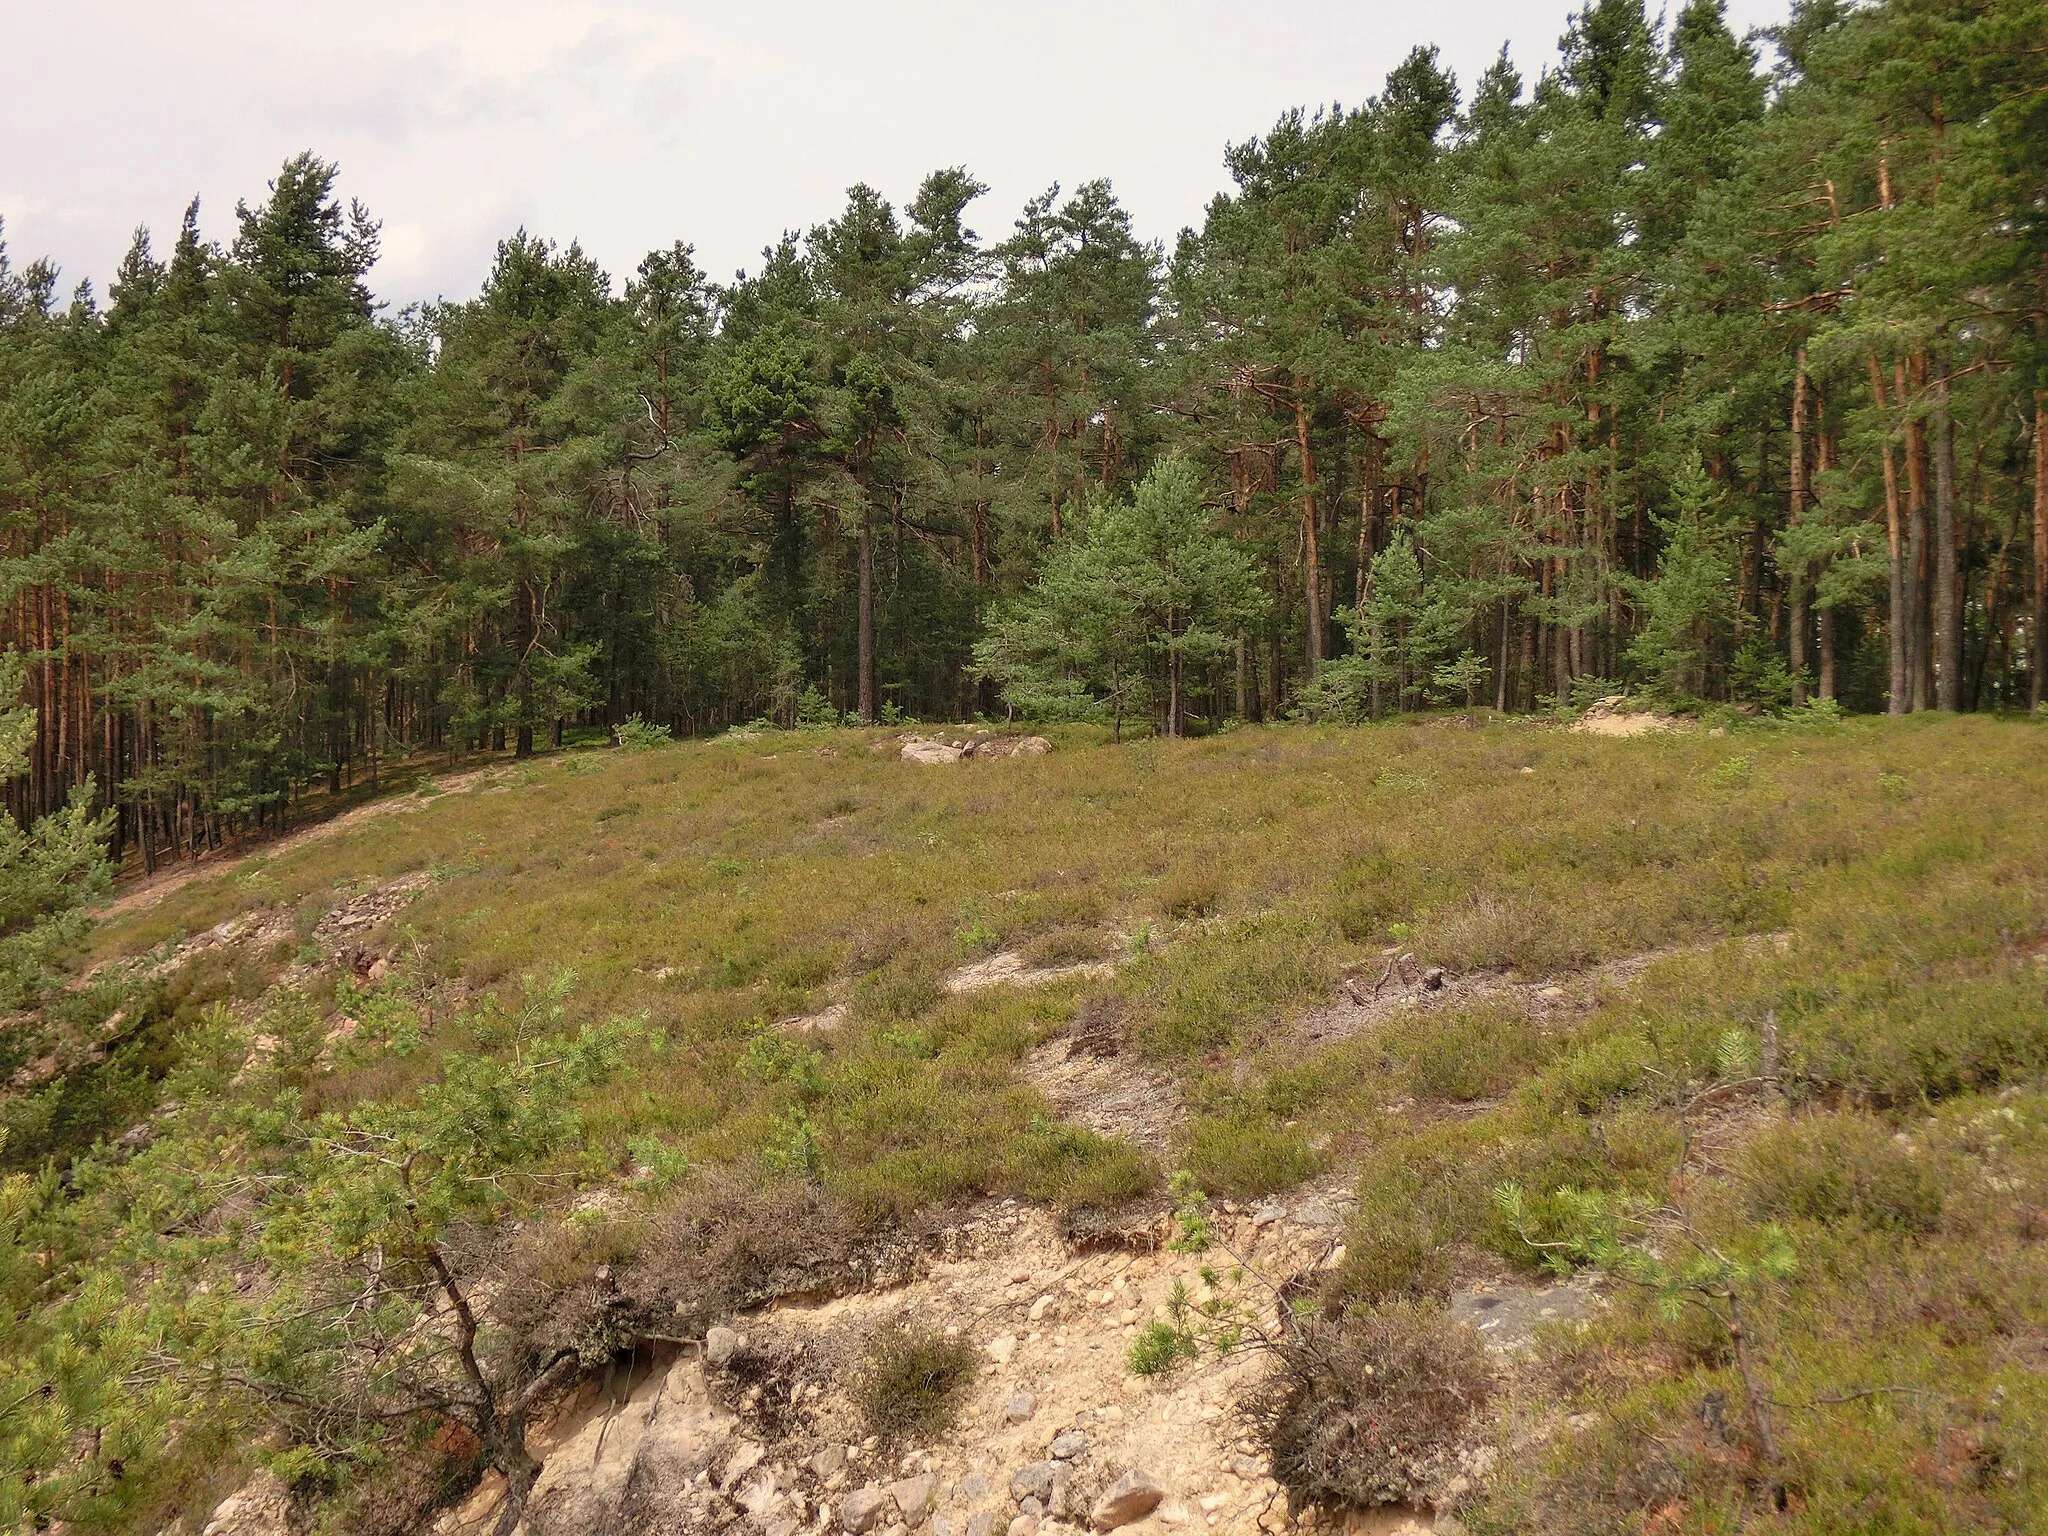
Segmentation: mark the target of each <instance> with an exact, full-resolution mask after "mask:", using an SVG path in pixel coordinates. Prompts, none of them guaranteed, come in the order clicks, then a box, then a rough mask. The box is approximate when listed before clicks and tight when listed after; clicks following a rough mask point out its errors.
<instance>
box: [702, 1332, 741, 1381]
mask: <svg viewBox="0 0 2048 1536" xmlns="http://www.w3.org/2000/svg"><path fill="white" fill-rule="evenodd" d="M739 1347H740V1336H739V1335H738V1334H736V1333H734V1332H733V1331H732V1330H731V1329H730V1328H727V1327H726V1326H725V1325H724V1324H722V1323H713V1324H712V1325H711V1326H710V1327H709V1328H707V1329H705V1330H704V1363H705V1364H706V1365H708V1366H710V1367H711V1369H713V1370H714V1371H716V1370H722V1369H723V1368H724V1367H725V1364H726V1362H727V1361H729V1360H731V1359H732V1357H733V1354H734V1352H735V1351H737V1350H738V1349H739Z"/></svg>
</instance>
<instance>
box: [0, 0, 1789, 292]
mask: <svg viewBox="0 0 2048 1536" xmlns="http://www.w3.org/2000/svg"><path fill="white" fill-rule="evenodd" d="M1674 3H1675V0H1674ZM1728 7H1729V16H1730V20H1731V22H1732V23H1733V24H1734V25H1735V26H1736V28H1737V29H1738V30H1741V29H1743V28H1746V27H1749V26H1761V25H1768V24H1770V23H1771V22H1773V21H1776V20H1778V19H1779V18H1780V17H1781V16H1782V14H1783V12H1784V9H1785V7H1784V4H1783V0H1728ZM1573 8H1574V5H1573V3H1572V0H1435V3H1418V0H1402V3H1391V4H1390V3H1386V0H1350V3H1342V0H1292V3H1267V4H1257V3H1245V0H1237V3H1226V0H1092V3H1091V0H1034V3H1031V4H1016V3H1011V4H993V3H975V0H839V3H829V0H785V3H781V4H764V3H761V0H755V3H753V4H745V3H736V0H732V3H720V4H713V3H708V0H348V3H345V4H344V3H336V0H175V3H170V4H166V3H164V0H147V3H143V0H65V3H63V4H42V5H36V6H33V7H30V6H26V5H24V6H22V7H19V8H16V9H14V11H13V14H12V15H10V16H9V18H8V21H7V24H6V35H7V42H6V46H5V48H4V50H0V143H4V144H5V145H7V146H8V148H7V152H6V155H5V156H4V158H0V217H4V219H5V221H6V228H5V239H6V242H7V246H8V250H9V253H10V255H11V256H12V258H13V260H14V262H15V264H16V265H17V266H19V265H21V264H22V263H23V262H25V261H26V260H28V259H29V258H30V257H32V256H36V255H48V256H50V257H52V258H53V259H55V260H56V261H57V262H58V263H59V264H60V265H61V266H62V268H63V273H64V282H65V284H66V285H67V286H68V285H69V284H71V283H73V282H75V281H77V280H78V279H79V278H81V277H91V278H93V279H94V281H95V284H96V286H97V287H98V288H99V289H100V291H101V292H102V293H104V292H105V284H106V278H107V276H108V275H109V273H110V272H111V271H112V270H113V268H114V266H115V264H116V262H118V260H119V259H120V255H121V252H122V250H123V249H124V248H125V247H126V245H127V241H128V236H129V232H130V231H131V230H132V229H133V227H134V226H135V225H136V224H137V223H146V224H148V225H149V226H150V227H151V228H152V230H154V231H156V233H157V235H158V249H159V250H160V251H161V250H163V249H166V248H167V247H168V244H169V237H170V235H171V234H172V233H174V232H175V230H176V228H177V222H178V216H179V213H180V212H181V210H182V209H183V207H184V205H185V203H186V201H187V200H188V199H189V198H190V197H191V196H192V195H193V194H194V193H197V194H198V195H199V197H200V198H201V212H202V224H203V227H204V229H205V231H206V232H207V234H208V235H210V236H213V237H215V238H226V237H227V236H228V235H229V234H230V233H231V231H232V229H233V223H234V206H235V202H236V200H237V199H242V198H246V199H249V200H251V201H254V200H256V199H258V198H260V197H261V196H262V195H263V192H264V188H265V184H266V183H267V182H268V180H269V179H270V177H271V176H272V175H274V174H275V172H276V169H277V167H278V165H279V164H280V163H281V162H282V161H283V160H284V158H285V157H286V156H287V155H289V154H291V153H293V152H295V151H297V150H300V149H307V148H310V149H312V150H314V151H315V152H317V153H318V154H320V155H322V156H323V157H325V158H328V159H331V160H335V161H338V162H339V163H340V166H341V189H342V192H343V193H344V195H346V196H353V197H358V198H361V199H362V200H363V202H364V203H366V204H367V205H368V206H369V208H370V210H371V212H372V213H373V214H374V215H375V216H377V217H379V218H381V219H382V220H383V222H384V258H383V261H382V262H381V263H380V265H379V267H378V269H377V271H376V273H375V274H374V277H373V282H374V286H375V287H376V289H377V291H378V292H379V294H380V295H382V296H383V297H384V298H386V299H388V300H391V301H394V302H397V303H403V302H405V301H408V300H411V299H418V298H431V297H434V296H437V295H439V296H446V297H450V298H459V297H465V296H467V295H469V294H471V293H473V292H475V290H476V288H477V285H478V283H479V282H480V281H481V279H482V277H483V275H484V273H485V271H486V269H487V268H488V265H489V262H490V257H491V251H492V247H493V244H494V243H495V242H496V240H497V239H498V238H499V237H500V236H502V235H505V234H508V233H510V232H511V231H512V230H513V229H515V228H517V227H519V226H520V225H522V224H523V225H524V226H526V227H527V228H528V229H530V230H532V231H534V232H535V233H537V234H543V235H548V236H551V237H553V238H556V239H558V240H567V239H568V238H570V237H572V236H573V237H575V238H578V239H580V240H581V241H582V242H583V245H584V248H585V249H586V250H588V251H590V252H591V253H592V254H593V255H594V256H595V257H596V258H597V259H598V260H599V261H600V262H602V263H603V264H604V265H605V266H606V267H607V268H608V269H609V270H610V271H611V272H612V274H613V276H614V278H615V279H623V278H624V277H625V276H626V275H627V274H628V273H630V272H631V270H632V268H633V267H634V266H635V265H636V264H637V263H638V261H639V259H640V257H641V256H642V255H644V254H645V253H646V252H647V251H648V250H649V249H651V248H653V247H656V246H661V245H666V244H668V243H669V242H671V241H673V240H676V239H683V240H687V241H689V242H691V243H692V244H694V245H695V246H696V247H697V251H698V257H699V262H700V264H701V265H703V266H704V267H705V268H706V269H707V270H708V271H709V272H710V273H711V274H712V275H713V276H714V277H716V278H720V279H724V278H728V277H730V276H731V274H732V272H733V270H734V269H735V268H736V267H740V266H751V265H753V264H754V263H755V261H756V258H757V255H758V252H759V251H760V249H761V247H762V246H763V245H764V244H766V243H768V242H769V241H771V240H772V239H774V238H775V236H776V235H777V234H779V233H780V232H781V231H782V230H783V229H785V228H796V229H803V228H807V227H809V226H810V225H812V224H814V223H816V222H818V221H819V220H821V219H824V218H828V217H830V216H831V215H832V214H833V213H834V212H835V211H836V209H837V208H838V207H839V205H840V202H841V199H842V195H843V193H844V191H845V189H846V187H847V186H849V185H850V184H852V183H853V182H856V181H867V182H870V183H872V184H873V185H875V186H877V187H879V188H880V189H881V190H882V192H883V193H884V194H885V195H886V196H888V197H889V198H891V199H892V200H894V201H896V202H897V203H898V204H899V205H900V204H901V203H902V202H903V201H904V200H905V199H907V198H908V197H909V195H910V194H911V193H912V192H913V191H914V190H915V189H916V186H917V183H918V180H919V179H920V178H921V176H922V175H923V174H924V172H926V171H928V170H931V169H933V168H934V167H937V166H941V165H953V164H959V165H965V166H966V167H967V168H968V169H970V170H971V171H973V172H974V173H975V174H976V175H977V176H979V177H980V178H981V179H982V180H983V181H985V182H987V183H988V184H989V186H990V188H991V191H990V194H989V195H988V196H987V197H985V198H983V199H982V200H981V201H980V202H979V203H977V204H976V205H975V206H974V208H973V210H972V214H973V217H972V219H971V222H972V223H973V225H974V227H975V228H976V229H978V230H979V231H980V232H981V233H982V234H983V235H984V236H987V237H991V238H999V237H1001V236H1002V235H1003V234H1005V233H1007V232H1008V230H1009V229H1010V226H1011V224H1012V222H1013V221H1014V219H1015V217H1016V214H1017V211H1018V209H1019V207H1020V205H1021V204H1022V202H1023V200H1024V198H1026V197H1027V196H1029V195H1031V194H1032V193H1034V192H1037V191H1040V190H1042V189H1043V188H1044V187H1045V186H1046V185H1048V184H1049V183H1051V182H1054V181H1058V182H1060V183H1061V184H1062V185H1064V186H1068V187H1071V186H1073V185H1075V184H1076V183H1078V182H1080V181H1084V180H1086V179H1088V178H1089V177H1093V176H1107V177H1109V178H1110V180H1111V181H1112V182H1113V183H1114V184H1115V186H1116V189H1117V192H1118V194H1119V195H1120V196H1121V197H1122V199H1123V201H1124V203H1125V205H1126V206H1127V207H1129V208H1130V210H1131V211H1132V214H1133V217H1134V218H1135V219H1136V221H1137V225H1138V229H1139V232H1140V233H1141V234H1142V235H1144V236H1146V237H1148V238H1156V239H1160V240H1164V241H1168V242H1170V241H1171V239H1172V237H1173V235H1174V233H1175V232H1176V231H1177V230H1179V229H1180V228H1181V227H1182V226H1183V225H1185V224H1189V223H1194V222H1197V221H1198V220H1199V218H1200V215H1201V209H1202V206H1203V204H1204V203H1205V202H1206V201H1207V199H1208V198H1209V196H1210V195H1211V194H1212V193H1214V192H1215V191H1216V190H1217V189H1218V188H1219V187H1220V186H1222V184H1223V182H1224V174H1223V170H1222V152H1223V147H1224V145H1225V144H1226V143H1228V142H1230V141H1233V140H1239V141H1241V140H1243V139H1246V138H1250V137H1252V136H1254V135H1257V134H1260V133H1262V132H1264V131H1265V130H1266V128H1267V127H1269V126H1270V125H1271V123H1272V121H1273V119H1274V118H1275V117H1276V116H1277V115H1278V114H1279V113H1280V112H1281V111H1282V110H1283V109H1285V108H1286V107H1288V106H1290V105H1295V104H1309V105H1313V104H1317V103H1323V102H1332V101H1341V102H1343V103H1345V104H1346V105H1355V104H1357V103H1358V102H1360V101H1362V100H1363V99H1364V98H1365V97H1367V96H1368V95H1370V94H1372V92H1373V91H1375V90H1376V89H1377V88H1378V87H1379V85H1380V83H1381V81H1382V80H1383V78H1384V77H1385V75H1386V72H1387V70H1388V69H1389V68H1391V67H1392V66H1393V65H1395V64H1396V63H1398V62H1399V61H1400V60H1401V58H1402V57H1403V56H1404V55H1406V53H1407V52H1408V50H1409V49H1410V48H1411V47H1413V46H1414V45H1416V44H1418V43H1428V42H1434V43H1436V44H1437V45H1439V47H1440V48H1441V49H1442V51H1443V55H1444V58H1445V61H1446V62H1447V63H1448V64H1449V65H1450V66H1451V67H1452V68H1453V69H1454V70H1455V71H1456V73H1457V76H1458V79H1459V82H1460V84H1461V85H1469V84H1470V82H1471V81H1472V80H1473V79H1474V78H1475V76H1476V75H1477V74H1478V72H1479V71H1480V70H1481V69H1483V68H1484V67H1485V66H1486V64H1487V63H1488V62H1489V61H1490V60H1491V59H1492V57H1493V55H1494V53H1495V52H1496V51H1497V50H1498V48H1499V47H1500V45H1501V44H1502V43H1503V42H1506V43H1507V44H1508V45H1509V47H1510V50H1511V52H1512V54H1513V56H1514V58H1515V60H1516V62H1517V64H1518V65H1519V66H1520V67H1521V68H1522V70H1523V73H1524V75H1525V77H1527V78H1529V79H1531V80H1533V79H1534V77H1535V75H1536V73H1537V71H1538V70H1540V69H1541V68H1542V67H1543V66H1544V65H1545V64H1546V63H1548V62H1550V61H1551V60H1552V59H1553V58H1554V57H1555V46H1556V42H1557V38H1558V35H1559V33H1560V32H1561V31H1562V29H1563V26H1564V23H1565V18H1566V14H1567V12H1568V11H1570V10H1571V9H1573Z"/></svg>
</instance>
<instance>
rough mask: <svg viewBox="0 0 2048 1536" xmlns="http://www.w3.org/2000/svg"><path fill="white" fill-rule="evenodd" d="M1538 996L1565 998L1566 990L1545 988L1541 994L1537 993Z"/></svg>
mask: <svg viewBox="0 0 2048 1536" xmlns="http://www.w3.org/2000/svg"><path fill="white" fill-rule="evenodd" d="M1536 995H1537V996H1538V997H1563V996H1564V988H1563V987H1544V988H1543V989H1542V990H1541V991H1539V992H1538V993H1537V994H1536Z"/></svg>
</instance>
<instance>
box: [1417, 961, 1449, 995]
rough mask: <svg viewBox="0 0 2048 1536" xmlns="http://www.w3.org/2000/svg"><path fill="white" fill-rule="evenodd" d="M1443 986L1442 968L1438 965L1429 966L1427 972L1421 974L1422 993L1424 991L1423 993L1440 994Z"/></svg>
mask: <svg viewBox="0 0 2048 1536" xmlns="http://www.w3.org/2000/svg"><path fill="white" fill-rule="evenodd" d="M1443 985H1444V968H1443V967H1442V966H1440V965H1432V966H1431V967H1430V968H1429V969H1428V970H1426V971H1424V972H1423V973H1422V990H1423V991H1425V992H1441V991H1442V990H1443Z"/></svg>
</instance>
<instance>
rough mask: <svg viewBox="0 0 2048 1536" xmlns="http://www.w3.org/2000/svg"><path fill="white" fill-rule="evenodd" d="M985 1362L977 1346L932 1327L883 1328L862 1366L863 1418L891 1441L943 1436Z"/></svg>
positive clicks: (861, 1404) (872, 1429)
mask: <svg viewBox="0 0 2048 1536" xmlns="http://www.w3.org/2000/svg"><path fill="white" fill-rule="evenodd" d="M979 1364H980V1361H979V1358H978V1356H977V1355H976V1352H975V1349H974V1346H973V1345H972V1344H970V1343H968V1342H967V1341H966V1340H965V1339H962V1338H957V1337H955V1338H948V1337H947V1336H946V1335H945V1334H942V1333H938V1332H936V1331H934V1330H931V1329H918V1328H899V1327H894V1326H890V1327H884V1328H881V1329H878V1330H877V1331H876V1333H875V1336H874V1338H873V1339H872V1340H870V1341H869V1343H868V1349H867V1357H866V1359H865V1360H864V1361H863V1362H862V1365H861V1375H860V1386H859V1397H860V1410H861V1419H862V1422H864V1423H865V1424H866V1425H867V1429H868V1433H869V1434H871V1435H878V1436H880V1437H881V1438H882V1439H884V1440H886V1441H889V1442H890V1443H892V1444H898V1443H901V1442H902V1441H905V1440H909V1439H913V1438H926V1437H929V1436H932V1435H936V1434H938V1433H939V1432H940V1431H941V1430H943V1429H945V1428H946V1427H947V1426H949V1425H950V1424H951V1423H952V1422H953V1419H954V1416H955V1415H956V1414H957V1413H958V1412H959V1409H960V1398H961V1396H962V1394H964V1393H965V1392H966V1390H967V1388H968V1386H969V1385H970V1384H971V1383H972V1382H973V1380H974V1375H975V1371H976V1368H977V1367H978V1365H979Z"/></svg>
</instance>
